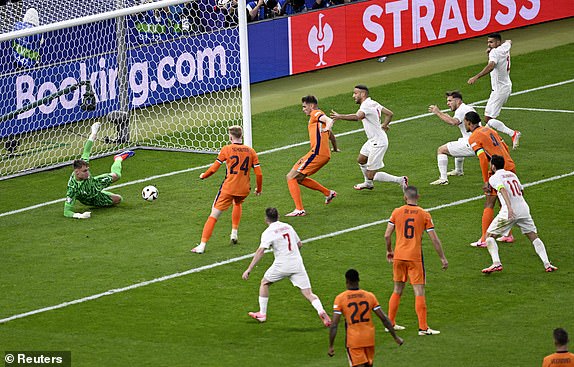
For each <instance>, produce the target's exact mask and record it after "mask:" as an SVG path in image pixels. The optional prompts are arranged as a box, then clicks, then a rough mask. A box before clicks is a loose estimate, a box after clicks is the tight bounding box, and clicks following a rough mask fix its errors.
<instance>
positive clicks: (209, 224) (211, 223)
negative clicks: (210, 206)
mask: <svg viewBox="0 0 574 367" xmlns="http://www.w3.org/2000/svg"><path fill="white" fill-rule="evenodd" d="M234 211H235V210H234ZM215 223H217V219H216V218H214V217H212V216H211V215H210V216H209V218H207V220H206V221H205V224H204V225H203V232H202V233H201V242H203V243H207V241H209V239H210V238H211V234H212V233H213V228H215Z"/></svg>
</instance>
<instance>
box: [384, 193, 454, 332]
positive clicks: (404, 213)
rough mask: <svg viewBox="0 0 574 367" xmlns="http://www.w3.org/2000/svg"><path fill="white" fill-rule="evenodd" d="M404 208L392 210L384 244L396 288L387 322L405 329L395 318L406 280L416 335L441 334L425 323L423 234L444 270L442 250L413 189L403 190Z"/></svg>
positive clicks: (427, 214) (396, 327)
mask: <svg viewBox="0 0 574 367" xmlns="http://www.w3.org/2000/svg"><path fill="white" fill-rule="evenodd" d="M404 198H405V201H406V205H403V206H401V207H400V208H397V209H395V210H393V213H392V214H391V218H390V219H389V224H388V225H387V231H386V232H385V241H386V243H387V261H388V262H390V263H392V264H393V280H394V282H395V287H394V289H393V294H392V295H391V299H390V300H389V319H391V322H392V323H393V328H394V329H395V330H403V329H404V327H403V326H400V325H397V324H396V322H395V318H396V316H397V311H398V310H399V304H400V301H401V295H402V294H403V289H404V288H405V283H406V281H407V278H409V279H410V282H411V284H412V286H413V291H414V292H415V310H416V313H417V317H418V320H419V335H434V334H440V331H438V330H433V329H431V328H430V327H429V326H428V324H427V305H426V298H425V282H426V276H425V268H424V263H423V249H422V236H423V232H424V231H426V232H427V233H428V235H429V237H430V239H431V241H432V244H433V246H434V249H435V250H436V252H437V254H438V256H439V257H440V261H441V262H442V268H443V270H446V269H447V268H448V261H447V260H446V257H445V256H444V251H443V249H442V245H441V242H440V239H439V238H438V236H437V234H436V232H435V230H434V224H433V222H432V218H431V215H430V214H429V213H428V212H427V211H425V210H424V209H423V208H421V207H420V206H418V205H417V202H418V199H419V194H418V190H417V188H416V187H414V186H408V187H407V188H406V189H405V196H404ZM395 230H396V232H397V234H396V241H395V248H394V251H393V248H392V244H391V236H392V235H393V232H395Z"/></svg>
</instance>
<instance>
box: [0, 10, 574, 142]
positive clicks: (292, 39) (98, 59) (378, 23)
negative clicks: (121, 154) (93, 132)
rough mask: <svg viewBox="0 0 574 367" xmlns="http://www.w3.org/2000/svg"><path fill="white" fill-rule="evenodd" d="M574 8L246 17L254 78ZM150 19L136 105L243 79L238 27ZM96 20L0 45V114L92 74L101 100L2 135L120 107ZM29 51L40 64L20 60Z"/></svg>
mask: <svg viewBox="0 0 574 367" xmlns="http://www.w3.org/2000/svg"><path fill="white" fill-rule="evenodd" d="M571 16H574V6H572V0H371V1H363V2H356V3H352V4H348V5H345V6H341V7H331V8H326V9H322V10H318V11H312V12H307V13H303V14H299V15H295V16H292V17H289V18H279V19H274V20H270V21H263V22H260V23H253V24H250V25H249V26H248V36H249V63H250V78H251V81H252V82H259V81H264V80H269V79H274V78H279V77H283V76H287V75H292V74H298V73H303V72H307V71H312V70H317V69H322V68H326V67H331V66H335V65H341V64H345V63H349V62H354V61H358V60H364V59H369V58H373V57H377V56H382V55H388V54H393V53H397V52H402V51H406V50H411V49H415V48H423V47H428V46H433V45H437V44H442V43H447V42H453V41H456V40H460V39H466V38H472V37H476V36H479V35H485V34H487V33H491V32H495V31H503V30H505V29H511V28H517V27H522V26H525V25H529V24H535V23H541V22H546V21H550V20H554V19H561V18H567V17H571ZM145 21H146V20H145V18H144V19H138V18H133V19H132V20H131V23H128V25H130V24H131V26H130V27H128V35H127V44H128V45H129V51H128V53H127V75H126V78H127V81H128V86H129V91H128V98H129V107H130V108H141V107H145V106H150V105H157V104H161V103H165V102H170V101H174V100H177V99H182V98H186V97H190V96H193V95H197V94H203V93H209V92H213V91H217V90H223V89H227V88H229V87H234V86H239V85H240V83H241V81H240V71H239V68H238V67H237V65H238V64H239V60H238V58H239V56H238V52H237V51H238V48H239V42H238V31H237V29H224V30H220V31H216V32H211V33H206V34H203V35H199V36H190V35H188V36H185V37H182V35H181V34H176V33H162V34H161V35H158V33H157V31H158V30H162V29H168V27H167V25H168V23H167V22H166V24H165V25H166V26H165V27H164V24H159V25H154V26H153V27H151V26H150V25H149V24H144V23H142V22H145ZM137 22H140V23H137ZM98 24H99V26H98ZM98 24H91V25H86V26H81V27H76V28H73V29H68V30H61V31H57V32H51V33H47V34H44V35H42V36H41V37H36V38H30V39H27V40H22V39H19V40H15V41H11V42H3V43H1V44H0V93H1V94H0V95H2V98H1V99H0V116H1V115H4V114H7V113H10V112H12V111H14V110H17V109H20V108H22V107H25V106H26V105H28V104H30V103H34V102H35V101H38V100H40V99H42V98H44V97H47V96H48V95H51V94H54V93H57V92H58V91H61V90H63V89H65V88H66V87H69V86H70V85H74V84H76V83H78V82H79V81H85V80H89V81H90V82H91V85H92V88H93V91H94V94H95V99H96V103H97V108H96V110H95V111H91V112H87V111H83V110H82V109H81V96H82V95H83V93H84V91H85V87H81V89H76V90H75V91H74V92H71V93H67V94H64V95H61V96H59V97H58V98H55V99H53V100H51V101H49V102H46V103H44V104H42V105H40V106H38V107H36V108H33V109H31V110H29V111H27V112H24V113H21V114H20V115H18V116H17V117H14V118H12V119H11V120H8V121H4V122H0V137H5V136H8V135H13V134H20V133H24V132H28V131H34V130H39V129H45V128H49V127H52V126H57V125H61V124H67V123H72V122H74V121H79V120H84V119H86V118H92V117H97V116H101V115H103V114H105V113H108V112H110V111H113V110H117V109H119V108H120V106H119V104H120V102H119V99H120V96H119V89H118V85H119V81H118V80H119V76H118V62H117V55H116V53H115V52H116V50H117V43H116V42H115V37H116V35H115V29H116V27H115V24H114V21H107V22H102V23H98ZM98 27H100V28H98ZM150 30H153V31H154V32H155V33H152V32H150ZM142 31H143V32H148V33H147V34H144V33H142ZM79 34H82V35H87V36H86V37H78V35H79ZM60 44H65V45H66V47H64V48H61V47H58V46H59V45H60ZM32 47H36V48H37V49H31V48H32ZM56 50H58V51H56ZM91 55H92V56H91ZM23 56H24V57H29V58H31V59H32V60H33V61H34V66H33V67H29V66H27V67H23V66H22V65H18V63H19V62H20V61H21V58H22V57H23ZM62 60H64V61H62ZM66 60H70V61H66ZM42 65H46V66H42Z"/></svg>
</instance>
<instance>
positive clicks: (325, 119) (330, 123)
mask: <svg viewBox="0 0 574 367" xmlns="http://www.w3.org/2000/svg"><path fill="white" fill-rule="evenodd" d="M319 121H321V122H323V123H324V124H325V128H324V129H323V130H321V132H324V131H331V129H332V128H333V124H334V123H335V121H334V120H333V119H332V118H330V117H329V116H327V115H321V117H319Z"/></svg>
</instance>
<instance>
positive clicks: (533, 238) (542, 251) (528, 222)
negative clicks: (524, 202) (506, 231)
mask: <svg viewBox="0 0 574 367" xmlns="http://www.w3.org/2000/svg"><path fill="white" fill-rule="evenodd" d="M516 224H517V225H518V226H519V227H520V229H521V230H522V233H524V234H525V235H526V237H528V239H529V240H530V242H532V246H534V251H536V254H537V255H538V257H539V258H540V260H542V264H544V269H545V270H546V271H547V272H549V273H550V272H553V271H556V270H558V268H557V267H556V266H554V265H552V264H551V263H550V260H548V254H546V246H544V242H542V240H541V239H540V238H539V237H538V234H537V233H536V226H535V225H534V221H533V220H532V218H531V217H529V218H527V219H524V220H518V221H517V223H516Z"/></svg>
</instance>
